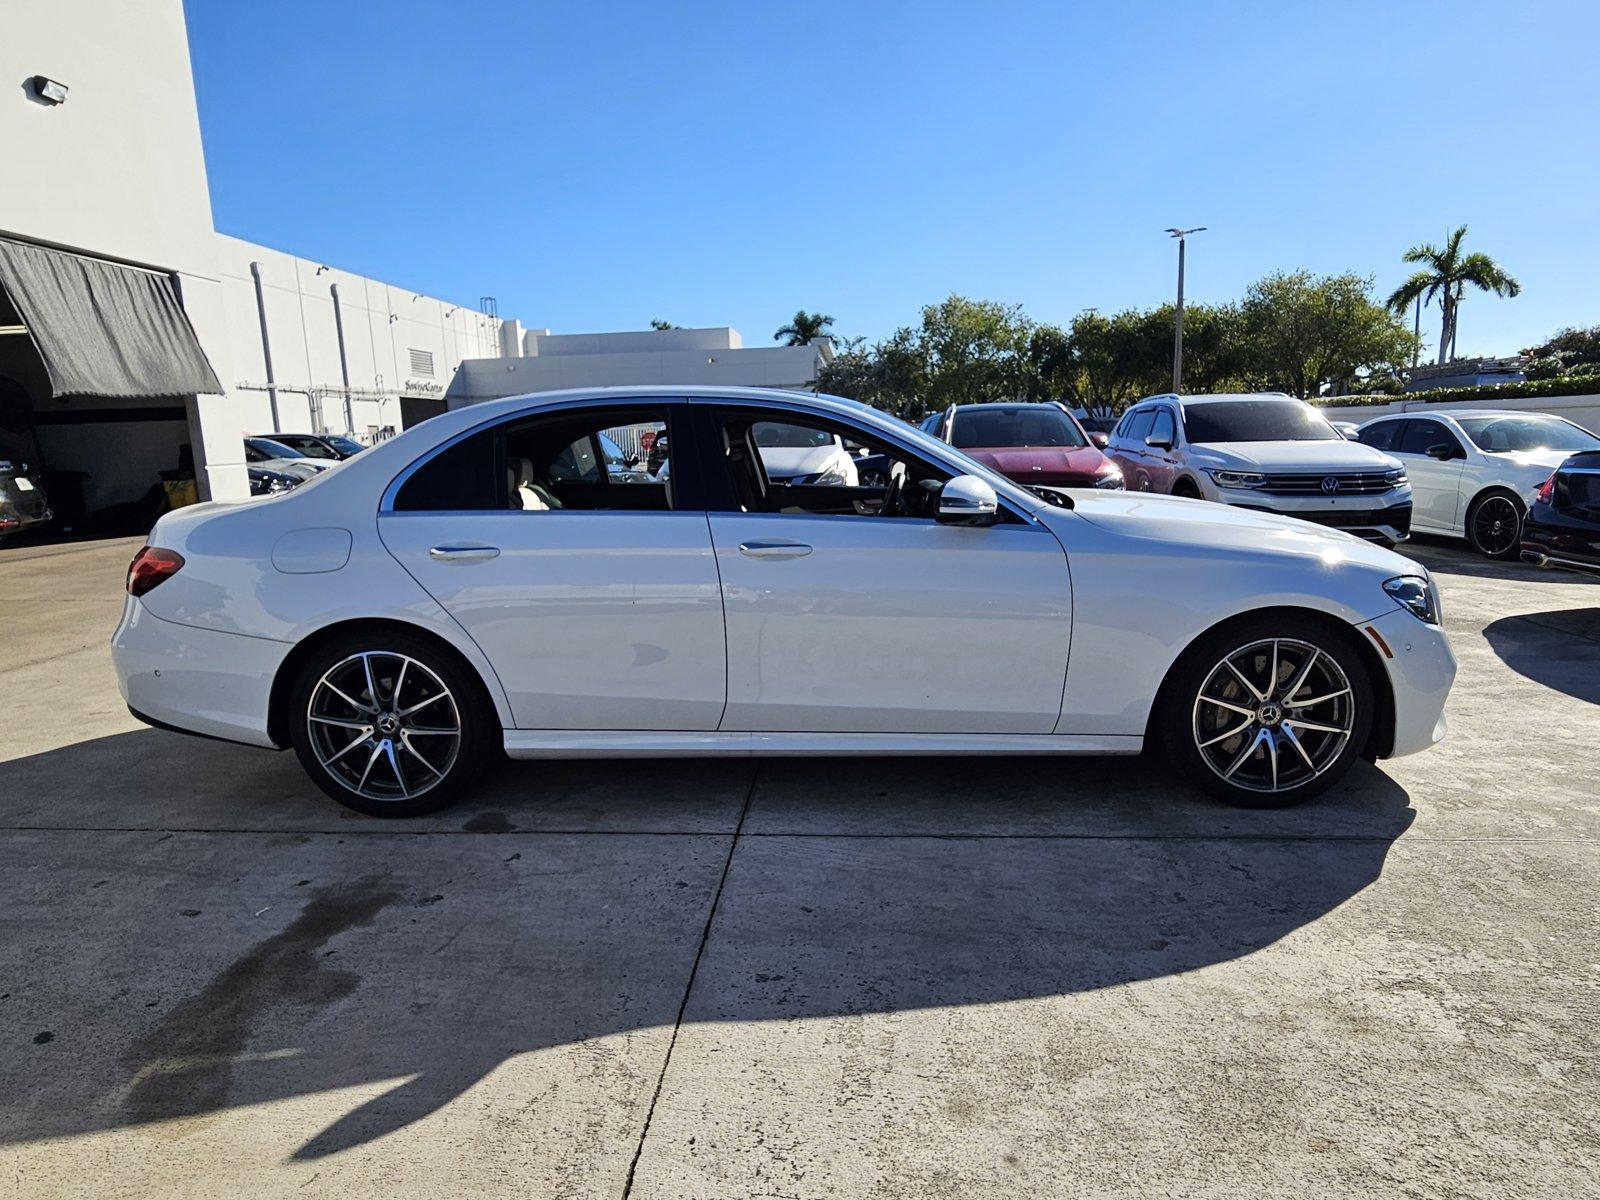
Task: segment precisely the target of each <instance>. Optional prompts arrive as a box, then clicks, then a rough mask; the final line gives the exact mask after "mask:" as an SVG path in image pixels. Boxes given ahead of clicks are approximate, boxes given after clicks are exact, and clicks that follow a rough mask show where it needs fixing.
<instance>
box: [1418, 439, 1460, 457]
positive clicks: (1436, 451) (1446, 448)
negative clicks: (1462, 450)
mask: <svg viewBox="0 0 1600 1200" xmlns="http://www.w3.org/2000/svg"><path fill="white" fill-rule="evenodd" d="M1425 453H1426V454H1427V456H1428V457H1429V458H1437V459H1438V460H1439V461H1440V462H1449V461H1450V460H1451V459H1452V458H1454V457H1455V456H1456V448H1455V447H1454V446H1452V445H1451V444H1450V443H1449V442H1440V443H1439V444H1438V445H1436V446H1429V447H1428V449H1427V450H1426V451H1425Z"/></svg>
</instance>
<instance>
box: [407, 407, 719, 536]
mask: <svg viewBox="0 0 1600 1200" xmlns="http://www.w3.org/2000/svg"><path fill="white" fill-rule="evenodd" d="M684 399H685V398H684V397H683V396H681V395H679V396H671V395H668V396H650V395H644V396H637V397H631V396H630V397H626V398H622V397H616V396H603V397H601V396H597V397H594V398H592V399H588V400H572V401H565V402H563V403H559V404H546V405H539V404H532V405H529V406H528V407H527V408H524V409H519V410H517V411H516V412H513V413H505V414H502V415H500V416H497V417H493V418H490V419H488V420H484V421H480V422H478V423H477V424H476V425H473V426H471V427H469V428H467V429H464V430H462V431H460V432H459V433H457V434H455V435H453V436H452V437H449V438H447V439H446V440H445V441H442V442H440V443H439V444H438V445H436V446H430V447H429V448H428V449H427V450H426V451H424V452H423V453H422V454H420V455H418V456H417V457H416V458H415V459H413V460H412V461H411V462H410V463H408V464H407V465H406V466H405V467H404V468H403V469H402V470H400V471H399V472H398V473H397V474H396V475H395V477H394V478H393V479H391V480H390V481H389V485H388V486H387V487H386V488H384V490H383V495H382V497H381V498H380V499H379V502H378V512H379V514H380V515H382V516H405V515H408V514H413V515H415V514H420V515H429V514H434V515H436V514H438V513H442V512H448V513H486V512H501V511H511V512H517V513H519V514H520V513H521V510H519V509H509V508H503V507H495V508H441V509H396V508H395V506H394V505H395V499H396V497H397V496H399V494H400V490H401V489H402V488H403V487H405V485H406V483H407V482H409V481H410V479H411V477H412V476H413V475H415V474H416V473H417V472H418V471H419V470H421V469H422V468H423V467H424V466H426V465H427V464H428V463H430V462H432V461H433V460H434V459H435V458H437V457H438V456H439V455H441V454H443V453H445V452H446V451H447V450H450V449H452V448H453V447H455V446H458V445H460V444H461V443H462V442H464V441H466V440H467V439H468V438H471V437H475V436H477V435H478V434H481V433H484V432H487V431H491V430H492V431H494V433H495V434H496V437H495V439H494V441H495V445H494V455H495V464H494V470H495V476H494V478H495V481H496V487H497V490H498V492H499V493H500V497H501V499H502V500H508V497H507V496H506V494H505V492H506V489H505V430H506V429H508V428H511V427H514V426H516V425H518V424H522V423H525V422H527V421H537V420H539V419H541V418H544V417H556V416H559V415H560V414H562V413H571V412H579V411H582V410H585V409H618V410H622V411H628V412H635V411H639V410H641V409H652V408H659V409H661V410H663V412H664V413H665V414H666V421H667V430H668V435H667V436H668V445H669V446H670V445H671V436H672V433H671V431H672V429H673V428H674V422H673V415H674V412H675V411H676V410H686V409H687V405H686V404H685V403H684ZM669 453H670V451H669ZM602 461H603V460H602ZM696 466H698V463H697V464H696ZM672 469H673V472H674V478H673V496H674V498H675V499H678V498H682V497H693V498H695V499H698V498H699V497H700V495H701V494H703V492H704V488H703V486H702V485H701V482H700V478H699V472H698V471H693V472H692V473H691V474H690V476H689V477H688V478H686V479H683V480H680V479H679V478H678V477H677V471H678V465H677V463H676V462H674V463H673V468H672ZM680 485H682V488H683V490H682V491H680V490H679V489H680ZM555 511H558V512H564V511H565V510H555ZM580 511H618V512H628V513H630V514H633V515H639V516H643V515H645V514H647V513H650V512H653V511H664V512H667V513H673V512H703V511H705V509H704V508H703V507H700V506H690V505H688V504H678V505H677V506H676V507H674V508H671V509H665V510H651V509H617V510H580Z"/></svg>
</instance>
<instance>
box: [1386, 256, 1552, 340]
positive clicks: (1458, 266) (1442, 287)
mask: <svg viewBox="0 0 1600 1200" xmlns="http://www.w3.org/2000/svg"><path fill="white" fill-rule="evenodd" d="M1466 234H1467V227H1466V226H1465V225H1462V226H1460V227H1459V228H1457V229H1455V230H1454V231H1453V232H1452V233H1451V234H1450V236H1449V237H1448V238H1446V239H1445V243H1444V245H1443V246H1434V245H1431V244H1424V245H1421V246H1413V247H1411V249H1409V250H1407V251H1406V252H1405V254H1403V255H1401V259H1402V261H1404V262H1408V263H1420V264H1422V270H1420V271H1418V272H1417V273H1416V274H1414V275H1413V276H1411V278H1410V279H1408V280H1406V281H1405V282H1404V283H1402V284H1401V285H1400V286H1399V287H1397V288H1396V289H1395V290H1394V292H1393V294H1391V295H1390V297H1389V308H1390V309H1391V310H1392V311H1394V312H1395V313H1399V314H1401V315H1403V314H1404V313H1405V311H1406V309H1408V308H1410V307H1411V305H1412V304H1413V303H1414V302H1415V301H1416V299H1417V297H1418V296H1421V297H1422V302H1423V303H1424V304H1432V303H1433V300H1434V297H1435V296H1437V297H1438V298H1439V305H1440V308H1441V309H1442V311H1443V317H1442V323H1441V327H1440V330H1439V361H1440V362H1441V363H1443V362H1446V361H1447V356H1448V357H1454V355H1455V335H1456V312H1457V309H1459V308H1460V306H1461V298H1462V296H1463V295H1464V294H1465V292H1466V289H1467V287H1468V286H1469V285H1470V286H1472V287H1475V288H1477V289H1478V290H1479V291H1482V292H1493V293H1494V294H1495V295H1496V296H1515V295H1517V294H1518V293H1519V292H1521V291H1522V285H1521V284H1520V283H1518V282H1517V281H1516V280H1515V279H1513V278H1512V277H1511V276H1510V275H1508V274H1506V272H1505V270H1504V269H1503V268H1501V266H1500V265H1499V264H1498V263H1497V262H1495V261H1494V259H1492V258H1490V257H1489V256H1488V255H1487V254H1481V253H1476V252H1475V253H1472V254H1463V253H1462V252H1461V240H1462V238H1464V237H1466Z"/></svg>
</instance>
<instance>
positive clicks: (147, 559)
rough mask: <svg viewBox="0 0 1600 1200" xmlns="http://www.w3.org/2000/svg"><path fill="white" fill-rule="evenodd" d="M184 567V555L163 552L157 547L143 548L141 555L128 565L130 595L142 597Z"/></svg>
mask: <svg viewBox="0 0 1600 1200" xmlns="http://www.w3.org/2000/svg"><path fill="white" fill-rule="evenodd" d="M181 566H183V555H181V554H179V553H178V552H177V551H176V550H162V549H160V548H159V547H157V546H141V547H140V548H139V553H137V554H135V555H134V556H133V561H132V562H131V563H129V564H128V595H130V596H142V595H144V594H145V593H146V592H148V591H149V590H150V589H151V588H153V587H155V586H156V584H158V583H160V582H161V581H162V580H163V579H167V578H169V577H170V576H173V575H176V574H177V573H178V568H179V567H181Z"/></svg>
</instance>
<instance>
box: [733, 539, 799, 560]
mask: <svg viewBox="0 0 1600 1200" xmlns="http://www.w3.org/2000/svg"><path fill="white" fill-rule="evenodd" d="M739 553H740V554H742V555H744V556H745V557H746V558H804V557H805V556H806V555H808V554H810V553H811V547H810V546H807V545H805V544H803V543H801V542H740V543H739Z"/></svg>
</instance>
